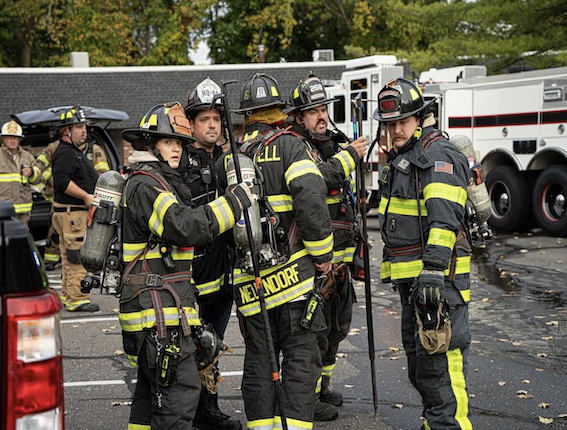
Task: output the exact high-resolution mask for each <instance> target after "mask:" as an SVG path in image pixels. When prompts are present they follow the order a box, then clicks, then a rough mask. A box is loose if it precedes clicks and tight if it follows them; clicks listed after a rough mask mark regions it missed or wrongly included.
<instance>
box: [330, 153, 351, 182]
mask: <svg viewBox="0 0 567 430" xmlns="http://www.w3.org/2000/svg"><path fill="white" fill-rule="evenodd" d="M333 158H336V159H337V160H339V161H340V162H341V165H342V166H343V171H344V173H345V178H346V177H347V176H349V175H350V174H351V173H352V172H353V171H354V169H355V167H356V163H355V161H354V159H353V158H352V155H350V153H349V152H348V151H347V150H344V149H343V150H342V151H340V152H338V153H336V154H335V155H333Z"/></svg>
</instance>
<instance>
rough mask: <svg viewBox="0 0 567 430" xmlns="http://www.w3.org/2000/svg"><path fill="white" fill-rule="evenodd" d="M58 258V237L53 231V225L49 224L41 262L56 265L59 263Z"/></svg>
mask: <svg viewBox="0 0 567 430" xmlns="http://www.w3.org/2000/svg"><path fill="white" fill-rule="evenodd" d="M52 218H53V215H52ZM59 258H60V256H59V235H58V234H57V232H56V231H55V228H54V227H53V223H52V222H51V223H50V225H49V230H48V231H47V240H46V243H45V253H44V254H43V261H45V262H46V263H57V262H58V261H59Z"/></svg>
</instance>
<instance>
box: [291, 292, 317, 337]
mask: <svg viewBox="0 0 567 430" xmlns="http://www.w3.org/2000/svg"><path fill="white" fill-rule="evenodd" d="M306 305H307V300H300V301H298V302H292V303H289V304H288V306H287V308H288V312H289V326H290V327H289V332H290V334H291V335H296V334H300V333H319V332H321V331H323V330H326V329H327V323H326V322H325V315H324V314H323V305H321V304H319V305H318V306H317V308H316V309H315V311H314V313H313V322H312V323H311V328H310V329H309V330H306V329H304V328H303V327H302V326H301V318H302V317H303V312H304V311H305V306H306Z"/></svg>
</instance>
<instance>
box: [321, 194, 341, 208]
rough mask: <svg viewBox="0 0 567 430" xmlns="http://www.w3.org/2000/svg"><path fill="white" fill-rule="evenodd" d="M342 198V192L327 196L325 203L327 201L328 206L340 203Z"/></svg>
mask: <svg viewBox="0 0 567 430" xmlns="http://www.w3.org/2000/svg"><path fill="white" fill-rule="evenodd" d="M341 198H342V196H341V195H340V194H337V195H336V196H327V197H325V203H327V206H329V205H334V204H337V203H340V202H341Z"/></svg>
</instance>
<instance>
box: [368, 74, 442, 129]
mask: <svg viewBox="0 0 567 430" xmlns="http://www.w3.org/2000/svg"><path fill="white" fill-rule="evenodd" d="M432 102H433V100H432V101H429V102H426V101H425V99H424V98H423V94H422V92H421V90H420V89H419V88H418V87H417V86H415V85H414V84H413V83H412V82H410V81H408V80H407V79H403V78H398V79H396V80H394V81H391V82H389V83H388V84H386V85H385V86H384V88H382V89H381V90H380V92H379V93H378V108H377V109H376V110H375V111H374V119H377V120H378V121H384V122H387V121H397V120H399V119H403V118H407V117H408V116H412V115H417V116H421V115H422V113H423V111H424V110H425V108H426V107H427V106H429V105H430V104H431V103H432Z"/></svg>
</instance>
